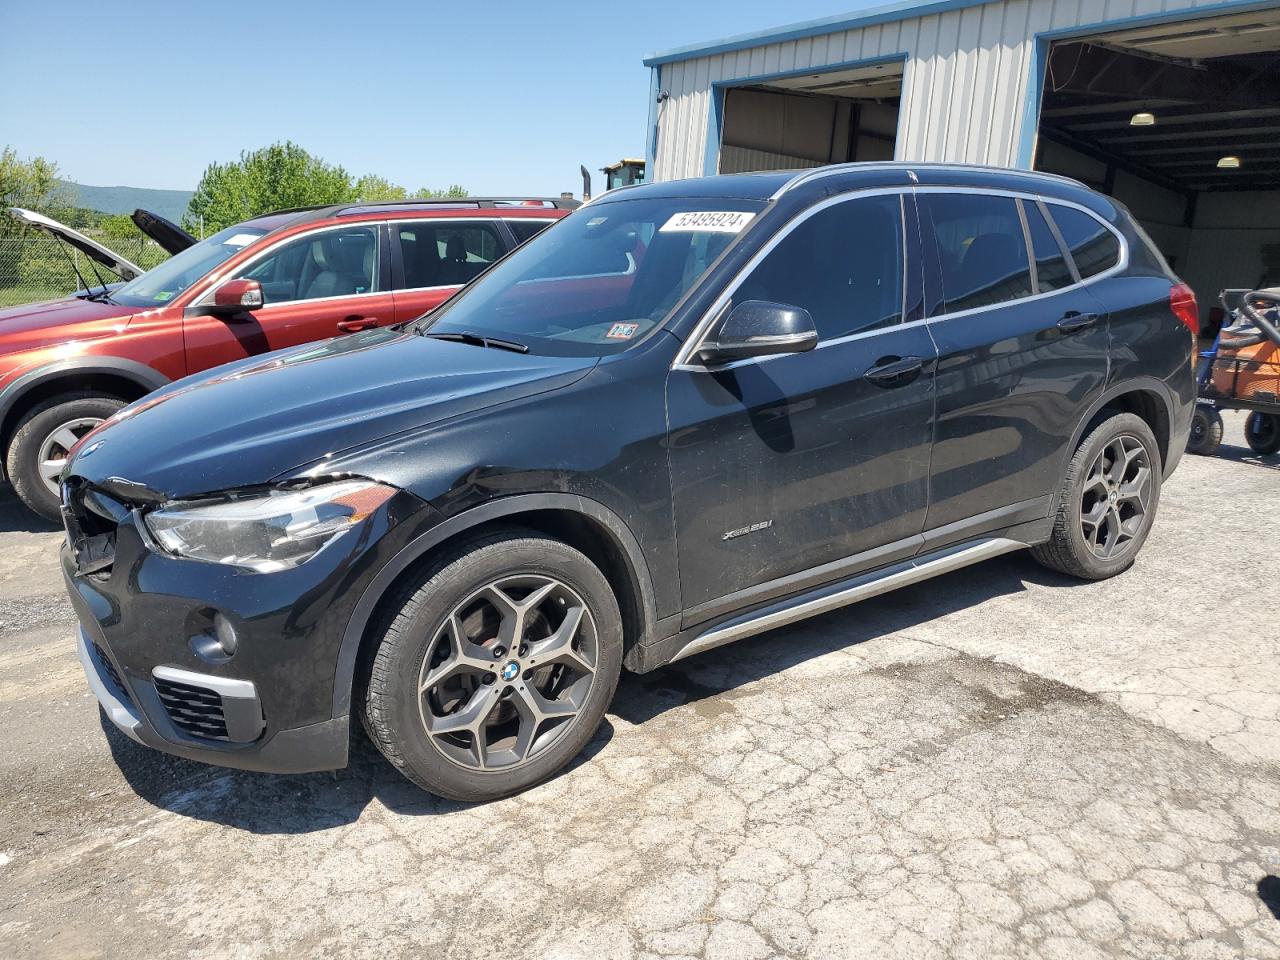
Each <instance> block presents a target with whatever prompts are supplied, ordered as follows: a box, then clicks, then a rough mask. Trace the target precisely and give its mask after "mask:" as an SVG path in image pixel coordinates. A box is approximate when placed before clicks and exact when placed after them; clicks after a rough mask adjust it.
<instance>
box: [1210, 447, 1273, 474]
mask: <svg viewBox="0 0 1280 960" xmlns="http://www.w3.org/2000/svg"><path fill="white" fill-rule="evenodd" d="M1214 456H1215V457H1217V458H1218V459H1219V460H1230V461H1231V462H1232V463H1244V464H1248V465H1249V466H1251V467H1261V468H1262V469H1264V470H1280V454H1274V453H1273V454H1268V455H1267V456H1262V455H1261V454H1257V453H1254V452H1253V450H1251V449H1250V448H1249V447H1238V446H1235V445H1234V444H1230V443H1224V444H1223V445H1222V446H1220V447H1219V448H1218V450H1217V452H1216V453H1214Z"/></svg>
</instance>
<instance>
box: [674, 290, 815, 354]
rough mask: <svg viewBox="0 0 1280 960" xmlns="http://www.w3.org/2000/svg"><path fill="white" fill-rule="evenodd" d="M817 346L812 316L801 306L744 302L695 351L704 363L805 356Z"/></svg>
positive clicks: (754, 301)
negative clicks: (780, 354) (796, 355)
mask: <svg viewBox="0 0 1280 960" xmlns="http://www.w3.org/2000/svg"><path fill="white" fill-rule="evenodd" d="M817 345H818V331H817V328H816V327H814V325H813V317H811V316H810V315H809V311H808V310H806V309H804V307H793V306H790V305H788V304H785V303H770V302H769V301H767V300H746V301H744V302H742V303H740V304H738V305H737V306H736V307H734V308H733V312H732V313H730V314H729V316H728V317H726V318H725V321H724V322H723V323H722V324H720V329H719V331H718V332H717V333H716V338H715V340H714V341H707V342H706V343H704V344H703V345H702V349H700V350H699V351H698V356H700V357H701V358H702V359H703V361H704V362H706V363H726V362H728V361H730V360H743V359H745V358H747V357H765V356H770V355H772V354H778V353H804V352H805V351H806V350H812V349H813V348H814V347H816V346H817Z"/></svg>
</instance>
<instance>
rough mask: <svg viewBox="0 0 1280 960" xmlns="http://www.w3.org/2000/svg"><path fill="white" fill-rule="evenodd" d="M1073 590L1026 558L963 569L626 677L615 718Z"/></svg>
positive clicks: (634, 719) (631, 718) (635, 719)
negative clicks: (972, 610) (1044, 590)
mask: <svg viewBox="0 0 1280 960" xmlns="http://www.w3.org/2000/svg"><path fill="white" fill-rule="evenodd" d="M1028 583H1033V584H1037V585H1040V586H1047V587H1073V586H1078V585H1080V581H1079V580H1075V579H1073V578H1071V577H1066V576H1063V575H1062V574H1058V573H1054V572H1052V571H1050V570H1046V569H1045V568H1043V567H1041V566H1039V565H1038V564H1037V563H1035V562H1034V561H1033V560H1032V559H1031V558H1030V557H1029V556H1027V555H1026V554H1025V553H1023V552H1019V553H1015V554H1011V555H1009V556H1006V557H999V558H996V559H994V560H989V561H987V562H986V563H983V564H979V565H978V566H975V567H971V568H969V569H967V570H957V571H955V572H953V573H949V574H946V575H945V576H941V577H936V578H934V579H932V580H929V581H927V582H925V583H918V584H915V585H913V586H910V587H904V588H902V589H899V590H895V591H893V592H891V593H886V594H883V595H881V596H879V597H874V598H872V599H870V600H864V601H863V602H861V603H857V604H854V605H853V606H850V607H845V608H844V609H841V610H835V611H833V612H831V613H827V614H824V615H822V616H819V617H814V618H812V619H810V620H805V621H802V622H801V623H797V624H794V625H792V626H790V627H784V628H781V629H778V630H773V631H770V632H769V633H763V634H760V635H759V636H755V637H750V638H748V639H745V640H741V641H738V642H737V643H734V644H730V645H728V646H724V647H719V648H716V649H713V650H709V651H707V652H706V653H702V654H699V655H697V656H695V657H691V658H690V659H688V660H682V661H680V662H678V663H674V664H671V665H669V666H666V667H661V668H659V669H658V670H655V671H653V672H652V673H646V674H624V676H623V678H622V681H621V682H620V683H619V684H618V692H617V694H616V695H615V697H614V700H613V706H612V708H611V712H612V713H614V714H616V715H617V716H619V717H621V718H622V719H623V720H626V721H627V722H628V723H634V724H639V723H644V722H646V721H648V720H652V719H653V718H654V717H657V716H660V715H661V714H663V713H665V712H667V711H668V710H672V709H675V708H676V707H681V706H684V705H685V704H689V703H696V702H698V701H701V700H705V699H707V698H709V697H715V696H719V695H722V694H725V693H728V692H730V691H732V690H734V689H737V688H738V687H742V686H745V685H747V684H749V683H752V682H754V681H756V680H760V679H762V678H764V677H767V676H769V675H771V674H775V673H778V672H779V671H782V670H786V669H787V668H788V667H793V666H796V665H797V664H800V663H804V662H805V661H807V660H812V659H814V658H816V657H821V656H824V655H825V654H828V653H832V652H833V651H836V650H841V649H847V648H850V647H855V646H858V645H860V644H863V643H866V642H867V641H868V640H874V639H876V638H878V637H883V636H887V635H889V634H893V633H898V632H901V631H909V630H910V629H911V628H912V627H916V626H919V625H920V624H922V623H927V622H928V621H930V620H933V619H936V618H937V617H941V616H944V615H946V614H948V613H953V612H955V611H957V610H963V609H966V608H968V607H973V606H977V605H978V604H981V603H983V602H985V601H987V600H991V599H994V598H995V597H999V596H1007V595H1011V594H1016V593H1021V592H1023V591H1025V590H1026V589H1027V584H1028Z"/></svg>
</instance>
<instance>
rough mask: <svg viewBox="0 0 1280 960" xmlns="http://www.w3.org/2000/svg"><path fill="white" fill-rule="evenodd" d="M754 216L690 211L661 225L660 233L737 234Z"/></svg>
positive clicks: (732, 212) (740, 213)
mask: <svg viewBox="0 0 1280 960" xmlns="http://www.w3.org/2000/svg"><path fill="white" fill-rule="evenodd" d="M753 216H755V214H753V213H748V212H745V211H742V210H724V211H718V210H691V211H689V212H687V213H677V214H675V215H674V216H673V217H672V218H671V219H670V220H668V221H667V222H666V223H664V224H663V225H662V227H661V228H660V230H659V232H661V233H695V232H697V233H739V232H741V230H742V228H743V227H745V226H746V225H747V224H748V223H750V222H751V218H752V217H753Z"/></svg>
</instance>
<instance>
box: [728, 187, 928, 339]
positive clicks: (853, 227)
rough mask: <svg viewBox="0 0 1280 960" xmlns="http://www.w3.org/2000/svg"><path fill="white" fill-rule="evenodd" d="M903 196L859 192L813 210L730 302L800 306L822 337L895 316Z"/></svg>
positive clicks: (871, 326) (886, 323)
mask: <svg viewBox="0 0 1280 960" xmlns="http://www.w3.org/2000/svg"><path fill="white" fill-rule="evenodd" d="M902 274H903V262H902V199H901V197H900V196H899V195H897V194H889V195H884V196H875V197H861V198H857V199H854V200H848V201H845V202H844V203H838V204H835V205H834V206H831V207H828V208H826V209H825V210H820V211H819V212H818V213H815V214H814V215H813V216H811V217H809V219H807V220H805V221H804V222H803V223H801V224H800V225H799V226H797V227H796V228H795V229H794V230H792V231H791V232H790V233H789V234H787V235H786V237H784V238H783V240H782V241H781V242H780V243H779V244H778V245H777V246H776V247H775V248H774V249H773V250H772V251H771V252H770V253H769V255H768V256H767V257H765V259H764V260H763V261H761V263H760V264H759V265H758V266H757V267H756V268H755V269H754V270H753V271H752V272H751V275H750V276H749V277H747V279H746V281H745V282H744V283H743V284H742V286H740V287H739V288H738V289H737V291H736V292H735V293H734V295H733V303H734V304H735V305H736V304H739V303H743V302H745V301H747V300H769V301H773V302H775V303H785V304H789V305H791V306H796V307H804V309H806V310H808V311H809V313H810V314H811V315H812V317H813V322H814V326H816V327H817V329H818V337H819V339H821V340H831V339H834V338H836V337H844V336H848V335H849V334H853V333H859V332H861V331H864V330H874V329H876V328H878V327H887V326H890V325H892V324H895V323H899V322H901V320H902Z"/></svg>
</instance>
